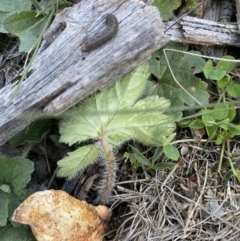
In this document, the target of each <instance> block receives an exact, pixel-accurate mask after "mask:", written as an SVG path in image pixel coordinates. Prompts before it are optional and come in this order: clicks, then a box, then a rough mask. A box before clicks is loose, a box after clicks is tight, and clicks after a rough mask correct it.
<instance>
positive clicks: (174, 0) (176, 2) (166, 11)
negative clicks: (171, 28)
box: [153, 0, 181, 21]
mask: <svg viewBox="0 0 240 241" xmlns="http://www.w3.org/2000/svg"><path fill="white" fill-rule="evenodd" d="M153 5H154V6H155V7H157V8H158V10H159V12H160V13H161V17H162V19H163V20H165V21H167V20H169V19H171V18H172V17H173V11H174V10H176V9H177V8H179V6H180V5H181V0H171V1H166V0H154V3H153Z"/></svg>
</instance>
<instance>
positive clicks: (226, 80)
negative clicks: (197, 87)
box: [203, 55, 240, 98]
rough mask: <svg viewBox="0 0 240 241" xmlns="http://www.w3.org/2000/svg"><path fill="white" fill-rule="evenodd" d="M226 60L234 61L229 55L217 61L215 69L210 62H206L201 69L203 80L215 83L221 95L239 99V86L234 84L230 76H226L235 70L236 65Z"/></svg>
mask: <svg viewBox="0 0 240 241" xmlns="http://www.w3.org/2000/svg"><path fill="white" fill-rule="evenodd" d="M226 60H235V59H234V57H232V56H229V55H227V56H224V57H223V58H222V60H220V61H218V63H217V65H216V67H214V66H213V62H212V60H208V61H207V63H206V65H205V66H204V68H203V73H204V76H205V78H207V79H210V80H216V81H217V86H218V87H219V88H220V89H221V91H222V93H227V94H228V95H229V96H231V97H233V98H237V97H240V85H239V84H236V83H234V81H233V79H232V78H231V76H229V75H228V74H229V73H230V72H231V71H232V70H233V69H234V68H235V65H236V63H235V62H233V61H229V62H227V61H226Z"/></svg>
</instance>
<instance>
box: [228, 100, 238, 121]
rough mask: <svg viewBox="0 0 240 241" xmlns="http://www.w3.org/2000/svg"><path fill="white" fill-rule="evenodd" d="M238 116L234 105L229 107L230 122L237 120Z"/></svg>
mask: <svg viewBox="0 0 240 241" xmlns="http://www.w3.org/2000/svg"><path fill="white" fill-rule="evenodd" d="M235 116H236V109H235V106H234V105H233V104H230V105H228V118H229V120H230V122H231V121H232V120H233V119H234V118H235Z"/></svg>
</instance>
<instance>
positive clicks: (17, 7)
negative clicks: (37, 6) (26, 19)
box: [0, 0, 32, 33]
mask: <svg viewBox="0 0 240 241" xmlns="http://www.w3.org/2000/svg"><path fill="white" fill-rule="evenodd" d="M31 6H32V3H31V1H29V0H18V1H16V0H7V1H6V0H0V9H1V11H0V32H1V33H7V30H6V29H5V28H4V25H3V22H4V20H5V19H6V18H7V17H9V16H10V15H12V14H13V13H15V12H19V11H30V10H31Z"/></svg>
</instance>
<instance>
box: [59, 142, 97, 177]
mask: <svg viewBox="0 0 240 241" xmlns="http://www.w3.org/2000/svg"><path fill="white" fill-rule="evenodd" d="M100 154H101V152H100V149H98V148H97V147H96V146H95V145H93V144H92V145H86V146H82V147H80V148H78V149H77V150H76V151H74V152H70V153H68V156H66V157H64V158H63V159H62V160H60V161H59V162H58V166H59V167H60V169H59V171H58V174H57V175H58V176H59V177H66V176H67V177H69V178H72V177H73V176H74V175H75V174H76V173H77V172H78V171H79V170H81V169H83V168H85V167H87V166H88V165H90V164H92V163H93V162H94V161H95V160H96V159H97V158H98V156H99V155H100Z"/></svg>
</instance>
